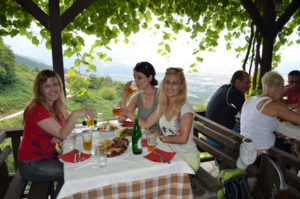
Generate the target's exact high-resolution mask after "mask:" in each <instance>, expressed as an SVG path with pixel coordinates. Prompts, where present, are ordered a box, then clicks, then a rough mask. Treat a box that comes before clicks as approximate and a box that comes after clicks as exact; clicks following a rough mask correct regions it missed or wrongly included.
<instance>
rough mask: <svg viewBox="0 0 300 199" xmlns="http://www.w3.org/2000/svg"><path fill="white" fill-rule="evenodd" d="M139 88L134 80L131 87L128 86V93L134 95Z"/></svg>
mask: <svg viewBox="0 0 300 199" xmlns="http://www.w3.org/2000/svg"><path fill="white" fill-rule="evenodd" d="M136 90H137V88H136V84H135V82H132V83H131V85H130V87H128V91H127V92H128V95H132V94H133V93H134V92H135V91H136Z"/></svg>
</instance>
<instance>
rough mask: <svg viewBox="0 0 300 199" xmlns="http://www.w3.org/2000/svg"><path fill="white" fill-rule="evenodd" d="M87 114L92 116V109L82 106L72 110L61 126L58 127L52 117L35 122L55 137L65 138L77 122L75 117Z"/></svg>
mask: <svg viewBox="0 0 300 199" xmlns="http://www.w3.org/2000/svg"><path fill="white" fill-rule="evenodd" d="M87 115H89V116H91V117H94V114H93V109H91V108H83V109H79V110H75V111H73V112H72V113H71V114H70V116H69V117H68V119H67V120H66V121H65V124H64V126H63V127H60V126H59V124H58V123H57V121H56V120H55V119H54V118H52V117H51V118H47V119H44V120H41V121H40V122H38V123H37V125H38V126H39V127H40V128H42V129H43V130H45V131H46V132H48V133H49V134H51V135H53V136H55V137H57V138H61V139H66V138H67V136H68V134H69V133H70V132H71V131H72V130H73V129H74V126H75V124H76V122H77V118H78V117H86V116H87Z"/></svg>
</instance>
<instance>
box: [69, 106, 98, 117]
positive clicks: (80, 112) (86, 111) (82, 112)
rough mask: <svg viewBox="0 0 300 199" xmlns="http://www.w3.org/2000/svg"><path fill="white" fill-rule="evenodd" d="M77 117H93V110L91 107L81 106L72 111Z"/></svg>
mask: <svg viewBox="0 0 300 199" xmlns="http://www.w3.org/2000/svg"><path fill="white" fill-rule="evenodd" d="M73 112H74V113H75V114H76V116H77V117H88V116H89V117H91V118H94V110H93V109H92V108H89V107H87V108H82V109H77V110H75V111H73Z"/></svg>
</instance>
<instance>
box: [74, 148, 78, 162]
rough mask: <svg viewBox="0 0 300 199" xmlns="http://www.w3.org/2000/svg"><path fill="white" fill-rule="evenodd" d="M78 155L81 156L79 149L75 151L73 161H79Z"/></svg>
mask: <svg viewBox="0 0 300 199" xmlns="http://www.w3.org/2000/svg"><path fill="white" fill-rule="evenodd" d="M78 156H79V152H78V151H75V152H74V160H73V162H78V160H77V159H78Z"/></svg>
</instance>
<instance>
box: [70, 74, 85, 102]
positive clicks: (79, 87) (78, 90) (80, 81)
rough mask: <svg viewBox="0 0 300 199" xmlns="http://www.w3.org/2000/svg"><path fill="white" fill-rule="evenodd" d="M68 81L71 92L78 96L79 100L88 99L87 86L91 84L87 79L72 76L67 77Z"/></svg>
mask: <svg viewBox="0 0 300 199" xmlns="http://www.w3.org/2000/svg"><path fill="white" fill-rule="evenodd" d="M67 81H68V83H69V84H68V89H69V90H70V94H71V95H72V96H74V97H76V98H77V99H78V100H79V101H82V102H83V101H84V100H86V99H88V95H89V92H86V91H87V89H86V88H87V87H88V85H89V84H90V82H88V81H87V80H85V79H84V78H82V77H79V76H72V77H69V78H68V79H67Z"/></svg>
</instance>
